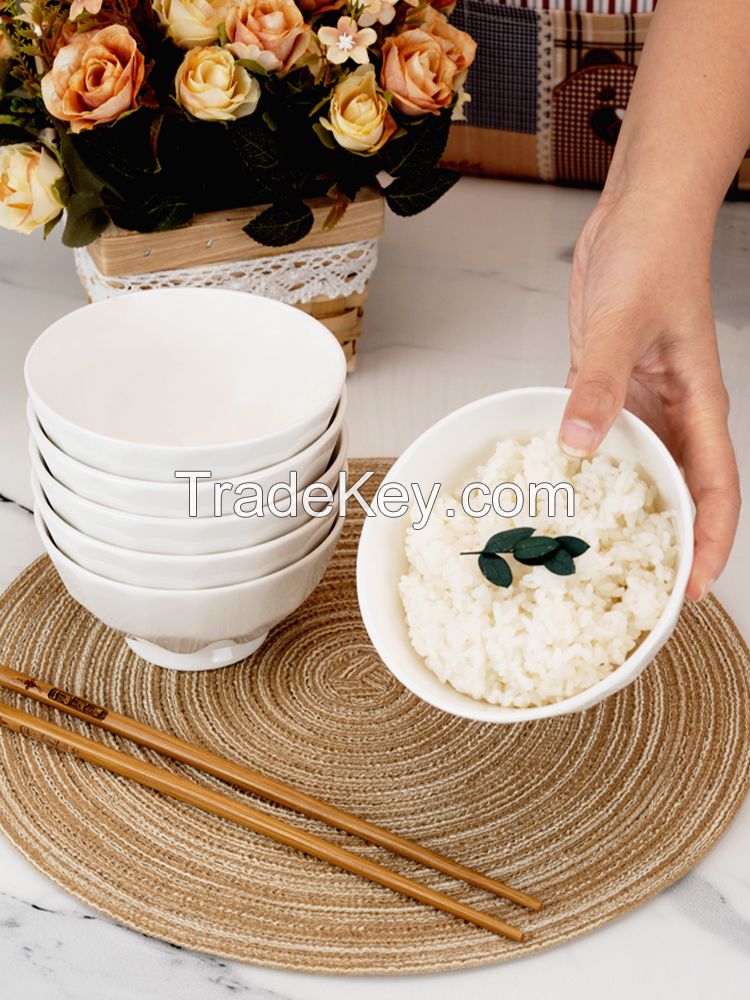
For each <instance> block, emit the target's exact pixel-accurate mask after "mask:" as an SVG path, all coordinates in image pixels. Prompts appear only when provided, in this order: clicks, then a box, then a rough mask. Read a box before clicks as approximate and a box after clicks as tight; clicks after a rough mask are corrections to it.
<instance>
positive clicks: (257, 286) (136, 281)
mask: <svg viewBox="0 0 750 1000" xmlns="http://www.w3.org/2000/svg"><path fill="white" fill-rule="evenodd" d="M377 260H378V241H377V239H373V240H361V241H359V242H357V243H342V244H340V245H339V246H332V247H322V248H320V249H318V250H296V251H292V252H290V253H283V254H278V255H277V256H274V257H259V258H257V259H255V260H235V261H226V262H223V263H220V264H205V265H198V266H196V267H180V268H175V269H172V270H168V271H151V272H150V273H148V274H125V275H105V274H102V273H101V271H100V270H99V268H98V267H97V266H96V264H95V263H94V261H93V259H92V257H91V254H90V253H89V252H88V250H86V249H79V250H76V251H75V261H76V268H77V270H78V277H79V278H80V281H81V284H82V285H83V287H84V289H85V291H86V293H87V294H88V296H89V298H90V299H91V301H92V302H99V301H101V300H102V299H109V298H112V297H113V296H115V295H123V294H124V293H126V292H137V291H144V290H146V289H150V288H185V287H200V288H229V289H233V290H236V291H242V292H254V293H255V294H256V295H264V296H265V297H266V298H271V299H277V300H278V301H280V302H288V303H289V304H290V305H296V304H298V303H300V302H309V301H310V300H311V299H313V298H316V297H317V296H321V297H323V298H326V299H337V298H340V297H344V296H347V295H353V294H355V293H357V292H363V291H364V290H365V286H366V285H367V282H368V280H369V279H370V277H371V275H372V273H373V271H374V270H375V265H376V264H377Z"/></svg>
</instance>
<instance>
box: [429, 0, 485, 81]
mask: <svg viewBox="0 0 750 1000" xmlns="http://www.w3.org/2000/svg"><path fill="white" fill-rule="evenodd" d="M422 27H423V28H424V30H425V31H426V32H428V34H430V35H434V36H435V38H437V40H438V41H439V42H440V44H441V45H442V46H443V49H444V50H445V54H446V55H447V56H448V58H449V59H452V60H453V62H454V63H455V64H456V69H457V70H458V73H459V77H460V81H461V83H463V81H464V80H465V79H466V73H467V72H468V69H469V66H471V64H472V63H473V62H474V56H475V55H476V52H477V43H476V42H475V41H474V39H473V38H472V37H471V35H467V34H466V32H465V31H460V30H459V29H458V28H454V27H453V25H452V24H449V22H448V20H447V19H446V18H445V17H444V16H443V15H442V14H441V13H440V11H437V10H433V8H432V7H425V9H424V11H423V13H422Z"/></svg>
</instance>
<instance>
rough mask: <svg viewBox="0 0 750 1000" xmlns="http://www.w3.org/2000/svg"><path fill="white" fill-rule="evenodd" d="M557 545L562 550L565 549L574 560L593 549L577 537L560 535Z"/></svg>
mask: <svg viewBox="0 0 750 1000" xmlns="http://www.w3.org/2000/svg"><path fill="white" fill-rule="evenodd" d="M557 543H558V545H559V546H560V548H561V549H565V551H566V552H569V553H570V554H571V555H572V556H573V558H575V557H576V556H582V555H583V553H584V552H588V550H589V549H590V548H591V546H590V545H589V544H588V542H584V540H583V539H582V538H576V537H575V535H560V537H559V538H558V539H557Z"/></svg>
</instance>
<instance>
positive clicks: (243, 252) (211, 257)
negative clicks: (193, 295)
mask: <svg viewBox="0 0 750 1000" xmlns="http://www.w3.org/2000/svg"><path fill="white" fill-rule="evenodd" d="M308 204H309V205H310V206H311V208H312V210H313V215H314V219H315V221H314V223H313V227H312V229H311V230H310V232H309V233H308V235H307V236H306V237H305V238H304V240H300V242H299V243H295V244H293V245H292V246H286V247H266V246H262V245H261V244H260V243H256V242H255V241H254V240H251V239H249V238H248V236H247V235H246V234H245V233H244V232H243V227H244V226H246V225H247V223H248V222H249V221H250V220H251V219H252V218H254V217H255V216H256V215H258V214H259V213H260V212H261V211H263V208H264V206H258V207H254V208H235V209H230V210H228V211H224V212H207V213H205V214H203V215H199V216H196V217H195V219H193V220H192V221H191V222H190V223H189V224H188V225H186V226H181V227H179V228H177V229H171V230H168V231H167V232H163V233H137V232H131V231H129V230H125V229H119V228H118V227H117V226H114V225H111V226H110V227H109V228H108V229H107V230H105V232H104V233H103V234H102V235H101V236H100V237H99V238H98V239H97V240H96V241H95V242H94V243H92V244H91V245H90V246H89V247H88V248H87V249H88V254H89V256H90V257H91V260H92V261H93V263H94V264H95V265H96V268H97V269H98V271H99V272H100V274H101V275H103V276H105V277H106V278H107V279H110V280H108V282H107V285H108V287H110V288H111V289H112V294H117V292H118V290H119V291H122V290H125V289H126V288H127V287H128V283H127V278H128V276H133V275H138V276H139V281H138V287H144V280H143V278H144V276H148V275H150V274H154V282H153V285H151V286H150V287H159V286H160V285H165V286H167V285H171V284H174V282H171V281H170V280H169V272H172V271H175V272H177V271H179V272H184V271H185V269H189V268H191V267H203V266H205V265H214V264H215V265H224V264H226V265H227V269H228V270H231V265H232V263H242V262H247V261H252V260H258V259H260V258H273V257H278V256H281V255H283V254H288V253H290V252H296V251H300V250H319V249H325V248H327V247H338V246H341V245H342V244H348V243H357V242H360V241H364V240H374V239H377V238H378V237H379V236H381V235H382V233H383V219H384V201H383V198H382V196H381V195H380V194H379V193H378V192H376V191H369V190H368V191H364V192H361V193H360V194H359V195H358V196H357V198H356V200H355V201H354V202H353V203H352V204H351V205H350V206H349V208H348V209H347V211H346V213H345V215H344V217H343V219H341V221H340V222H339V223H338V225H337V226H335V227H334V228H333V229H330V230H325V229H324V228H323V223H324V220H325V218H326V216H327V214H328V212H329V210H330V203H329V202H328V201H327V199H313V200H310V201H309V202H308ZM352 259H353V261H354V264H353V267H354V269H355V270H356V259H355V257H353V258H352ZM79 272H80V273H81V280H82V282H83V284H84V287H86V288H87V291H89V292H90V289H89V288H88V283H87V281H86V280H85V279H84V275H83V271H82V269H81V268H80V264H79ZM157 272H158V273H157ZM163 272H167V274H166V275H165V274H164V273H163ZM118 278H122V279H123V282H122V284H121V285H119V283H118V281H117V279H118ZM180 283H181V284H185V285H189V284H192V283H193V282H191V281H190V279H189V278H187V280H186V279H185V278H184V274H181V280H180ZM194 283H195V284H200V283H201V282H200V281H199V280H196V281H195V282H194ZM246 290H247V291H252V288H247V289H246ZM366 300H367V287H366V286H365V288H364V290H362V291H359V292H355V293H353V294H349V295H345V296H340V297H338V298H326V297H324V296H315V297H314V298H312V299H310V300H309V301H302V302H298V303H295V305H296V307H297V308H299V309H302V310H304V312H307V313H310V314H311V315H313V316H315V317H316V318H317V319H319V320H320V321H321V322H322V323H324V324H325V325H326V326H327V327H328V329H329V330H331V332H332V333H333V334H334V335H335V336H336V338H337V339H338V340H339V342H340V343H341V345H342V347H343V349H344V352H345V354H346V358H347V363H348V366H349V370H350V371H352V370H353V368H354V362H355V356H356V350H357V340H358V338H359V336H360V335H361V333H362V317H363V311H364V305H365V302H366Z"/></svg>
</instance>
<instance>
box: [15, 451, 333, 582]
mask: <svg viewBox="0 0 750 1000" xmlns="http://www.w3.org/2000/svg"><path fill="white" fill-rule="evenodd" d="M31 492H32V494H33V497H34V509H35V510H36V509H37V505H38V506H39V508H40V509H41V514H42V520H43V521H44V522H45V525H46V526H47V527H49V525H48V524H47V520H48V516H49V515H50V514H51V515H52V518H53V519H54V520H55V522H58V521H59V522H60V525H61V527H62V530H64V531H69V532H70V533H71V534H72V535H74V536H79V537H81V538H83V539H85V544H90V545H91V546H92V548H94V549H96V550H101V554H102V555H104V556H106V555H108V554H111V553H116V554H117V558H118V559H120V558H124V559H126V560H130V558H131V557H132V558H133V559H135V558H137V559H138V560H139V561H143V562H145V563H149V564H151V565H154V564H156V563H164V564H165V565H167V564H168V565H170V567H172V568H175V569H178V568H179V567H180V566H187V565H189V564H190V563H193V562H194V561H196V560H197V561H199V562H200V563H201V564H202V565H203V566H204V567H205V566H207V565H210V563H211V562H215V563H216V564H217V565H218V564H220V563H222V562H225V561H227V559H228V560H229V561H230V562H231V561H233V560H235V559H242V558H245V557H247V555H248V554H250V553H252V554H256V553H259V552H260V553H261V555H265V554H267V553H268V552H272V551H273V550H274V546H276V547H278V548H281V547H282V544H281V543H292V544H296V543H297V542H299V541H300V537H299V536H300V535H303V532H309V534H311V535H312V534H314V531H313V527H314V526H316V525H318V524H319V523H320V522H323V523H325V522H326V521H327V520H328V519H329V518H331V517H332V516H333V514H334V513H335V506H334V509H333V510H332V511H331V512H330V513H329V514H326V515H325V516H324V517H311V518H310V520H309V521H304V522H303V523H302V524H299V525H297V527H296V528H293V529H292V530H291V531H288V532H286V534H284V535H278V536H277V537H276V538H269V539H267V540H266V541H265V542H259V543H258V544H257V545H244V546H243V547H242V548H238V549H228V550H227V551H225V552H198V553H196V554H194V555H191V554H190V553H177V552H145V551H143V550H141V549H126V548H124V547H123V546H122V545H114V544H113V543H112V542H105V541H102V540H101V539H99V538H94V536H93V535H87V534H86V532H85V531H81V530H80V529H79V528H76V527H75V525H73V524H69V523H68V521H66V520H65V518H64V517H62V515H61V514H58V512H57V511H56V510H55V508H54V507H53V506H52V504H51V503H50V502H49V500H48V499H47V497H46V496H45V493H44V489H43V488H42V484H41V482H40V480H39V476H38V475H37V473H36V469H32V470H31ZM334 498H335V499H334V503H335V504H336V503H338V487H337V488H336V490H334ZM224 516H226V515H224ZM295 536H297V537H296V538H295ZM324 537H325V536H324ZM53 541H54V539H53ZM58 548H59V546H58ZM73 561H74V562H75V560H73ZM81 568H82V569H85V568H86V567H85V566H82V567H81ZM196 568H199V567H196ZM155 589H164V590H167V589H169V588H166V587H164V588H155Z"/></svg>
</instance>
